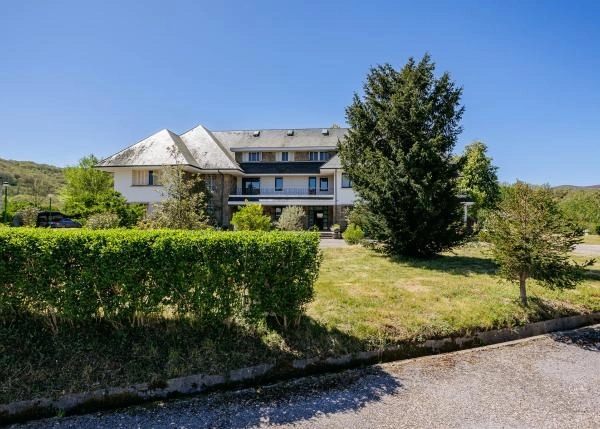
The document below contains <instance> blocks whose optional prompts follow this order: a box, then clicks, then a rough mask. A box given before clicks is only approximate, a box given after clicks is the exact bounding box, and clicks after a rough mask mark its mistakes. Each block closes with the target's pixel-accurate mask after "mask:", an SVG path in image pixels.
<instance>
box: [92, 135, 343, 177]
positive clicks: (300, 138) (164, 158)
mask: <svg viewBox="0 0 600 429" xmlns="http://www.w3.org/2000/svg"><path fill="white" fill-rule="evenodd" d="M323 130H326V133H324V132H323ZM257 131H260V133H259V135H258V136H254V135H253V134H254V130H249V131H215V132H211V131H210V130H208V129H206V128H205V127H203V126H202V125H198V126H197V127H195V128H192V129H191V130H189V131H187V132H185V133H183V134H182V135H180V136H178V135H177V134H175V133H173V132H171V131H169V130H166V129H165V130H161V131H159V132H157V133H156V134H153V135H151V136H150V137H147V138H145V139H144V140H142V141H140V142H138V143H136V144H134V145H132V146H129V147H128V148H126V149H123V150H122V151H120V152H117V153H116V154H114V155H111V156H109V157H108V158H105V159H103V160H102V161H100V162H99V163H98V164H97V165H96V166H97V167H100V168H102V167H105V168H109V167H131V166H159V165H176V164H179V165H189V166H192V167H195V168H199V169H203V170H241V168H240V165H239V164H238V163H237V162H236V161H235V157H234V153H233V152H235V151H238V150H243V148H250V149H255V150H259V149H260V150H269V149H277V148H281V149H285V148H289V149H292V148H296V149H299V150H303V149H304V150H308V149H314V150H322V149H327V150H330V149H333V148H335V147H336V146H337V143H338V140H341V139H343V138H344V136H345V135H346V133H347V129H346V128H328V129H322V128H304V129H295V130H293V133H292V135H288V134H289V133H288V130H287V129H281V130H257ZM330 163H331V161H330V162H328V163H327V164H330ZM321 165H322V163H319V162H307V163H305V162H294V163H245V164H243V167H244V170H246V168H247V169H249V170H248V171H246V172H247V173H249V174H258V173H259V171H258V170H257V169H258V168H263V169H262V170H261V171H260V173H264V174H272V173H273V174H279V173H281V174H284V173H287V174H302V173H308V174H316V173H318V172H319V168H320V167H321ZM259 166H260V167H259ZM270 172H272V173H270Z"/></svg>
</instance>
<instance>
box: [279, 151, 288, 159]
mask: <svg viewBox="0 0 600 429" xmlns="http://www.w3.org/2000/svg"><path fill="white" fill-rule="evenodd" d="M281 160H282V161H288V160H289V156H288V153H287V152H281Z"/></svg>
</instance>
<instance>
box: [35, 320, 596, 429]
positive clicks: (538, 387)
mask: <svg viewBox="0 0 600 429" xmlns="http://www.w3.org/2000/svg"><path fill="white" fill-rule="evenodd" d="M266 426H272V427H283V428H291V427H293V428H344V429H346V428H401V427H428V428H437V427H444V428H455V427H456V428H459V427H461V428H480V427H486V428H500V427H511V428H513V427H514V428H538V427H539V428H541V427H543V428H598V427H600V325H596V326H594V327H592V328H583V329H580V330H576V331H570V332H568V333H566V334H556V335H548V336H544V337H536V338H533V339H528V340H524V341H520V342H515V343H509V344H505V345H502V346H491V347H487V348H483V349H474V350H469V351H465V352H458V353H451V354H446V355H438V356H432V357H426V358H421V359H414V360H410V361H402V362H396V363H391V364H384V365H378V366H373V367H368V368H364V369H359V370H351V371H345V372H343V373H339V374H333V375H325V376H318V377H308V378H304V379H300V380H295V381H289V382H283V383H278V384H274V385H271V386H266V387H263V388H261V389H246V390H242V391H238V392H227V393H214V394H211V395H207V396H203V397H199V398H194V399H189V400H182V401H173V402H167V403H161V404H153V405H151V406H146V407H136V408H131V409H128V410H124V411H119V412H106V413H97V414H92V415H86V416H76V417H68V418H60V419H59V418H56V419H50V420H45V421H39V422H34V423H30V424H29V425H27V427H29V428H41V427H51V428H75V427H76V428H250V427H266Z"/></svg>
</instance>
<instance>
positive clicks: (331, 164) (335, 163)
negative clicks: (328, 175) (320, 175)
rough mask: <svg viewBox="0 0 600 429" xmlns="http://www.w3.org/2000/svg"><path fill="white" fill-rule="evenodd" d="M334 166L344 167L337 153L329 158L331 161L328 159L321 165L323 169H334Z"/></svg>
mask: <svg viewBox="0 0 600 429" xmlns="http://www.w3.org/2000/svg"><path fill="white" fill-rule="evenodd" d="M333 168H342V163H341V162H340V157H339V155H338V154H337V153H336V154H335V155H333V156H332V157H331V158H330V159H329V161H327V162H326V163H325V164H323V166H322V167H321V169H323V170H327V169H333Z"/></svg>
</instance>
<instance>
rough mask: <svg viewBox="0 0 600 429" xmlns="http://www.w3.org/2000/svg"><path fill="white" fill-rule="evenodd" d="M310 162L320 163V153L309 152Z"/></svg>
mask: <svg viewBox="0 0 600 429" xmlns="http://www.w3.org/2000/svg"><path fill="white" fill-rule="evenodd" d="M308 160H309V161H318V160H319V152H308Z"/></svg>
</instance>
